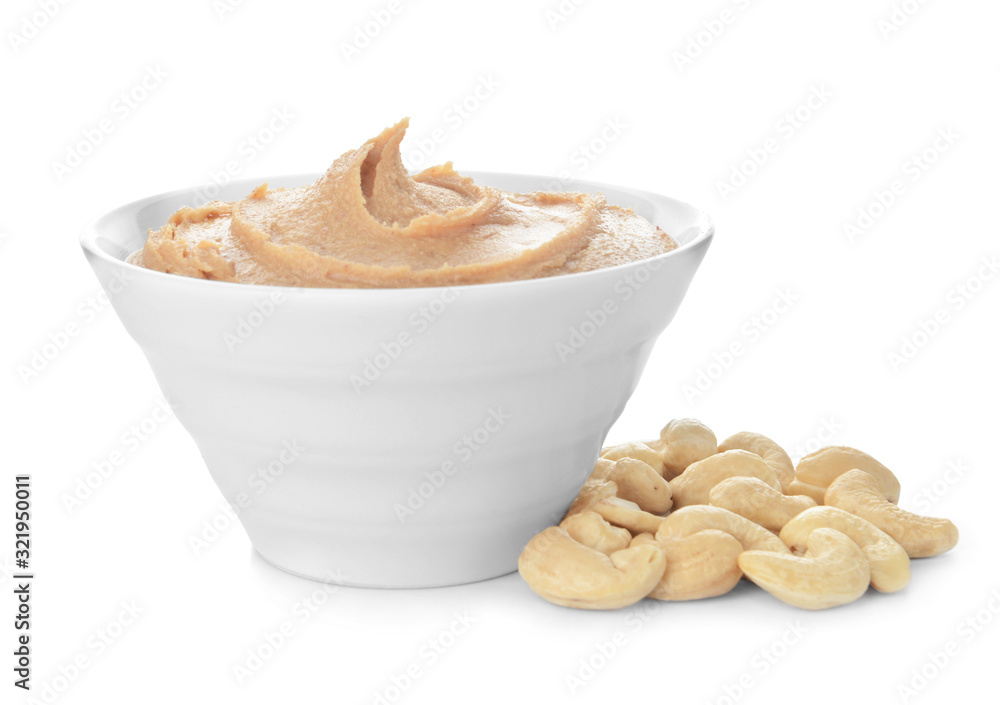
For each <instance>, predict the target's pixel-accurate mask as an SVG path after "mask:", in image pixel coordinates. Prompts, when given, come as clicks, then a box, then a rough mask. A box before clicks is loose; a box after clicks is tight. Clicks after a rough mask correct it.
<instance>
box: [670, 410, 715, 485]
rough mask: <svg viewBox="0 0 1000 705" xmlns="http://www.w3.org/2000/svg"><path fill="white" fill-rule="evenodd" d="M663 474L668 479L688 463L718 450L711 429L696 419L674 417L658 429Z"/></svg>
mask: <svg viewBox="0 0 1000 705" xmlns="http://www.w3.org/2000/svg"><path fill="white" fill-rule="evenodd" d="M660 444H661V445H662V451H661V455H662V456H663V466H664V474H663V476H664V477H666V478H667V479H668V480H669V479H671V478H673V477H676V476H678V475H680V474H681V473H682V472H684V471H685V470H686V469H687V467H688V466H689V465H691V464H692V463H696V462H698V461H699V460H704V459H705V458H707V457H708V456H710V455H715V454H716V453H718V452H719V446H718V441H717V440H716V438H715V434H714V433H712V429H710V428H709V427H708V426H706V425H705V424H703V423H702V422H701V421H698V420H697V419H674V420H673V421H671V422H670V423H668V424H667V425H666V426H664V427H663V430H662V431H660Z"/></svg>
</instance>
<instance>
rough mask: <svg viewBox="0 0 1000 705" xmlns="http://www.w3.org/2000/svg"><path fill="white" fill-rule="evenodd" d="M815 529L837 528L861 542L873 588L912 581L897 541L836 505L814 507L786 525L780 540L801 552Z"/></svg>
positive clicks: (898, 586)
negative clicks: (869, 568)
mask: <svg viewBox="0 0 1000 705" xmlns="http://www.w3.org/2000/svg"><path fill="white" fill-rule="evenodd" d="M816 529H836V530H837V531H839V532H841V533H842V534H844V535H846V536H847V537H848V538H850V539H851V540H852V541H853V542H854V543H856V544H858V548H860V549H861V551H862V553H864V554H865V558H867V559H868V564H869V565H870V566H871V577H872V587H873V588H875V589H876V590H878V591H879V592H896V591H897V590H902V589H903V588H904V587H906V585H907V584H908V583H909V582H910V559H909V557H908V556H907V555H906V551H905V550H903V547H902V546H900V545H899V544H898V543H896V541H895V540H894V539H893V538H892V537H891V536H889V534H887V533H885V532H884V531H882V530H881V529H879V528H878V527H877V526H875V525H874V524H872V523H871V522H870V521H868V520H866V519H862V518H861V517H859V516H855V515H854V514H851V513H850V512H845V511H844V510H843V509H838V508H836V507H813V508H812V509H807V510H806V511H804V512H802V513H801V514H799V515H798V516H797V517H795V518H794V519H792V520H791V521H790V522H788V523H787V524H785V527H784V528H783V529H782V530H781V540H782V541H784V542H785V543H786V544H787V545H788V546H789V547H790V548H791V549H792V550H793V551H795V552H797V553H802V552H804V551H805V550H806V542H807V541H808V539H809V534H811V533H812V532H813V531H815V530H816Z"/></svg>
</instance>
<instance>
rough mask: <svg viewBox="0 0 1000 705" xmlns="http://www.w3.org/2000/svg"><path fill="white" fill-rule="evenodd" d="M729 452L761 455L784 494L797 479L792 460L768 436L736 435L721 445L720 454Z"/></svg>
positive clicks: (746, 432) (740, 433)
mask: <svg viewBox="0 0 1000 705" xmlns="http://www.w3.org/2000/svg"><path fill="white" fill-rule="evenodd" d="M727 450H746V451H749V452H751V453H754V454H756V455H759V456H760V457H761V458H762V459H763V460H764V462H765V463H767V464H768V465H770V466H771V469H772V470H774V474H775V476H776V477H777V478H778V482H780V483H781V490H782V491H783V492H784V491H786V490H787V489H788V485H790V484H791V483H792V481H793V480H794V479H795V466H794V465H793V464H792V459H791V458H789V457H788V453H786V452H785V449H784V448H782V447H781V446H779V445H778V444H777V443H775V442H774V441H772V440H771V439H770V438H768V437H767V436H762V435H761V434H759V433H750V432H749V431H740V432H739V433H734V434H733V435H731V436H730V437H729V438H727V439H726V440H724V441H723V442H722V443H720V444H719V452H720V453H725V452H726V451H727Z"/></svg>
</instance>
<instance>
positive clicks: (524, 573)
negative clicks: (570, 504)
mask: <svg viewBox="0 0 1000 705" xmlns="http://www.w3.org/2000/svg"><path fill="white" fill-rule="evenodd" d="M666 565H667V561H666V557H665V556H664V555H663V551H662V549H660V548H659V546H656V545H653V544H648V543H647V544H641V545H637V546H631V547H629V548H626V549H623V550H621V551H615V552H614V553H612V554H611V555H610V556H606V555H604V554H603V553H601V552H600V551H598V550H595V549H593V548H590V547H589V546H584V545H583V544H582V543H579V542H577V541H574V540H573V538H572V537H571V536H570V535H569V534H568V533H567V532H566V531H564V530H563V529H560V528H559V527H556V526H550V527H549V528H547V529H546V530H545V531H543V532H542V533H540V534H538V535H537V536H535V537H534V538H533V539H531V541H529V542H528V545H527V546H525V547H524V551H522V552H521V556H520V558H518V561H517V569H518V571H519V572H520V573H521V577H522V578H524V581H525V582H526V583H528V586H529V587H531V589H532V590H534V591H535V593H537V594H538V595H540V596H541V597H543V598H545V599H546V600H548V601H549V602H552V603H555V604H557V605H562V606H564V607H577V608H581V609H592V610H601V609H604V610H611V609H618V608H619V607H627V606H628V605H631V604H635V603H636V602H638V601H639V600H641V599H642V598H644V597H645V596H646V595H648V594H649V592H650V591H651V590H652V589H653V588H654V587H655V586H656V584H657V583H658V582H659V581H660V578H661V577H662V576H663V571H664V568H665V567H666Z"/></svg>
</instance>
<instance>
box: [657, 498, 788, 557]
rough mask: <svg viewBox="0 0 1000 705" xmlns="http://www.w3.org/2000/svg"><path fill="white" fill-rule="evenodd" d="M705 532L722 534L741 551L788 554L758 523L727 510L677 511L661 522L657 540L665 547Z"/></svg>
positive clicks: (685, 509) (693, 509)
mask: <svg viewBox="0 0 1000 705" xmlns="http://www.w3.org/2000/svg"><path fill="white" fill-rule="evenodd" d="M705 529H718V530H719V531H724V532H726V533H727V534H729V535H730V536H732V537H733V538H735V539H736V540H737V541H739V542H740V544H742V546H743V548H744V550H747V551H749V550H761V551H774V552H776V553H790V552H791V551H789V549H788V546H786V545H785V544H784V542H783V541H782V540H781V539H779V538H778V537H777V536H775V535H774V534H772V533H771V532H770V531H768V530H767V529H765V528H764V527H763V526H760V525H759V524H754V523H753V522H752V521H750V520H749V519H745V518H743V517H741V516H740V515H739V514H735V513H733V512H731V511H729V510H728V509H722V508H721V507H712V506H709V505H707V504H706V505H697V506H693V507H684V508H683V509H678V510H677V511H675V512H674V513H673V514H670V515H669V516H668V517H666V518H665V519H663V520H662V523H661V524H660V528H659V530H657V532H656V539H657V541H659V542H660V543H661V544H663V545H666V544H667V543H669V542H670V541H673V540H676V539H682V538H686V537H688V536H691V535H692V534H696V533H698V532H699V531H704V530H705Z"/></svg>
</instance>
